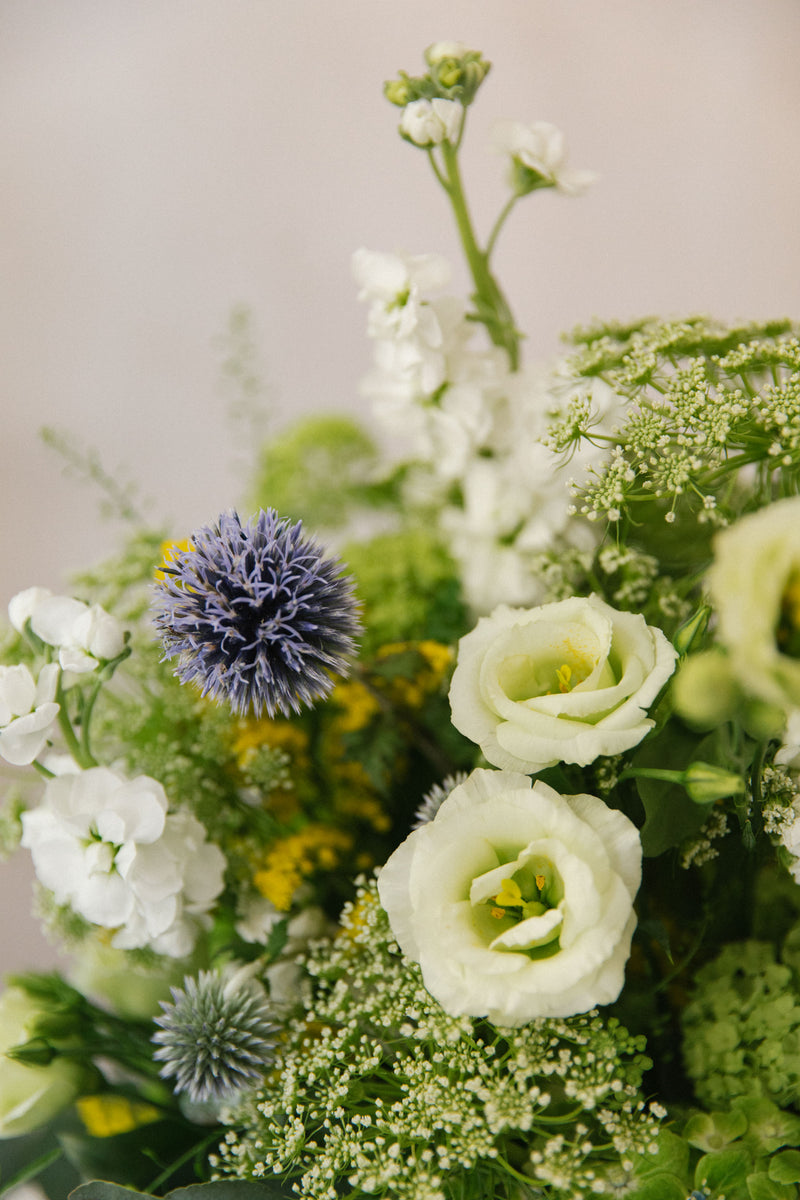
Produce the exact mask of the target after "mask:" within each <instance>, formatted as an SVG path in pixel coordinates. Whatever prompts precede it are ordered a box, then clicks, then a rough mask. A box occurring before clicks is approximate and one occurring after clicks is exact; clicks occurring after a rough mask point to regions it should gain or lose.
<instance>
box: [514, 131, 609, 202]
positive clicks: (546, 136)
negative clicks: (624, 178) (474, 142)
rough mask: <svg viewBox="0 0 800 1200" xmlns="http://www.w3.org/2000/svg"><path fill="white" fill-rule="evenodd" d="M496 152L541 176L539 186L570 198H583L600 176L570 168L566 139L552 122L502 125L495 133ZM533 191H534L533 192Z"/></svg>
mask: <svg viewBox="0 0 800 1200" xmlns="http://www.w3.org/2000/svg"><path fill="white" fill-rule="evenodd" d="M493 141H494V144H495V147H496V149H498V150H499V151H500V152H501V153H504V154H508V155H509V156H510V157H511V159H512V162H514V163H519V164H520V166H522V167H524V168H526V170H528V171H531V172H532V173H533V175H534V176H540V177H541V179H542V181H543V183H542V184H540V185H539V186H549V187H555V188H558V190H559V191H560V192H563V193H564V194H565V195H567V196H580V195H581V194H582V193H583V192H585V191H586V189H587V188H588V187H589V185H590V184H591V183H593V182H594V180H595V178H596V176H595V174H594V172H593V171H576V170H573V169H572V168H571V167H568V166H567V165H566V156H567V155H566V148H565V145H564V135H563V133H562V132H561V130H560V129H557V128H556V126H555V125H551V124H550V123H549V121H534V122H533V123H532V124H530V125H525V124H524V123H523V122H522V121H498V122H497V123H496V125H495V127H494V130H493ZM531 190H532V189H531Z"/></svg>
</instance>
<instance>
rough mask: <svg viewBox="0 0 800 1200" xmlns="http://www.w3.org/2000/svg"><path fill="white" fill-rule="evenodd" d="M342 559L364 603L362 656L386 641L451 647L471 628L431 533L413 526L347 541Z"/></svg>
mask: <svg viewBox="0 0 800 1200" xmlns="http://www.w3.org/2000/svg"><path fill="white" fill-rule="evenodd" d="M344 558H345V561H346V562H347V563H348V565H349V568H350V570H351V572H352V574H353V575H354V577H355V580H356V591H357V593H358V596H359V598H360V599H361V601H362V603H363V605H364V610H363V620H364V635H363V639H362V645H363V654H364V656H365V657H367V656H369V655H371V654H373V653H375V651H377V650H378V649H379V648H380V646H382V645H383V644H384V643H387V642H399V641H412V640H413V641H422V640H423V639H425V638H430V639H431V640H433V641H439V642H445V643H452V642H454V641H456V640H457V639H458V638H459V637H460V636H461V635H462V634H463V633H466V631H467V629H468V628H469V618H468V615H467V611H466V607H465V605H464V602H463V600H462V597H461V588H460V584H459V581H458V573H457V570H456V567H455V564H454V562H453V560H452V559H451V557H450V555H449V554H448V553H447V551H446V549H445V548H444V546H443V545H442V542H441V540H440V538H439V537H437V535H436V534H435V533H433V532H431V531H430V530H428V529H424V528H423V527H421V526H412V527H411V528H408V529H404V530H402V531H400V532H398V533H389V534H383V535H382V536H379V537H375V538H371V539H370V540H369V541H366V542H351V543H349V544H348V545H347V546H346V547H345V550H344Z"/></svg>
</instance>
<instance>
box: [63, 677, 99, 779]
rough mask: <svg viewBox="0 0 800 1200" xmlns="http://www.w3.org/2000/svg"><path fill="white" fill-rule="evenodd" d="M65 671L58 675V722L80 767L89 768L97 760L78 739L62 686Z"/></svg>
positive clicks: (68, 747)
mask: <svg viewBox="0 0 800 1200" xmlns="http://www.w3.org/2000/svg"><path fill="white" fill-rule="evenodd" d="M62 678H63V672H62V673H61V674H59V677H58V687H57V689H56V700H57V702H58V724H59V726H60V729H61V733H62V734H63V736H64V741H65V742H66V743H67V749H68V750H69V752H70V754H71V755H72V757H73V758H74V759H75V762H76V763H77V764H78V766H79V767H82V768H83V770H84V771H85V770H87V769H88V768H89V767H96V766H97V760H96V759H95V758H93V757H92V755H91V754H90V753H89V752H88V751H87V750H86V749H85V748H84V747H83V746H82V745H81V743H80V742H79V741H78V736H77V734H76V733H75V730H74V729H73V728H72V722H71V721H70V719H69V713H68V712H67V705H66V699H65V696H64V689H63V687H62V682H61V681H62Z"/></svg>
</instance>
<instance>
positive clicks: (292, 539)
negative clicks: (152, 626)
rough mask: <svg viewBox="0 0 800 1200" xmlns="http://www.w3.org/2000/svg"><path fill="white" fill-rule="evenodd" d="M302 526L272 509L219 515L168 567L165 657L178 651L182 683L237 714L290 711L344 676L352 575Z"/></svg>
mask: <svg viewBox="0 0 800 1200" xmlns="http://www.w3.org/2000/svg"><path fill="white" fill-rule="evenodd" d="M302 528H303V527H302V522H300V521H298V522H297V524H296V525H291V524H290V522H289V521H288V519H286V518H283V519H281V518H279V517H278V514H277V513H276V512H275V510H274V509H267V510H266V511H264V510H263V509H262V510H261V511H260V512H259V513H258V514H257V516H255V517H254V518H253V519H252V520H251V521H248V522H247V524H246V525H243V524H242V522H241V520H240V518H239V516H238V515H237V513H235V512H231V513H223V514H222V516H221V517H220V518H219V522H218V523H217V524H216V525H213V526H204V527H203V528H202V529H199V530H198V531H197V532H196V533H193V534H192V539H191V541H192V546H193V549H191V550H184V551H179V552H178V553H177V554H176V555H175V557H174V558H173V560H172V561H171V562H170V563H168V564H167V565H166V566H164V567H163V568H162V570H163V572H164V579H163V581H162V582H161V583H159V584H158V585H157V599H156V603H155V622H156V626H157V628H158V629H159V631H160V633H161V637H162V639H163V642H164V652H165V658H175V657H177V658H178V664H177V666H176V668H175V674H176V675H177V676H178V678H179V679H180V680H181V682H182V683H189V682H195V683H197V684H199V686H200V688H201V689H202V694H203V695H204V696H207V695H209V696H212V697H213V698H214V699H217V700H226V701H227V702H228V703H229V704H230V706H231V708H232V709H233V711H234V712H235V713H239V714H244V713H246V712H247V710H248V709H249V708H250V707H251V706H252V709H253V711H254V713H255V714H256V715H257V716H258V715H260V713H261V712H262V710H264V709H266V711H267V713H268V714H269V716H270V717H273V716H275V714H276V713H282V714H283V715H284V716H289V715H290V713H292V712H295V713H297V712H300V710H301V708H302V706H303V705H312V704H313V703H314V702H315V701H317V700H320V699H322V697H324V696H326V695H328V693H329V692H330V690H331V688H332V687H333V679H332V675H335V674H339V675H341V674H346V673H347V665H348V664H347V659H348V657H349V656H350V655H351V654H352V653H353V652H354V650H355V638H356V636H357V635H358V633H359V631H360V629H361V623H360V620H359V606H358V602H357V601H356V599H355V596H354V594H353V584H352V580H350V579H349V578H347V577H345V576H343V575H342V569H343V568H342V564H341V563H340V562H339V561H337V560H336V559H332V558H327V557H326V556H325V552H324V550H323V548H322V547H321V546H320V545H319V544H318V543H317V542H316V541H314V540H313V539H312V538H305V537H303V532H302Z"/></svg>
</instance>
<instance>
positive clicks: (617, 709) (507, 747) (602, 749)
mask: <svg viewBox="0 0 800 1200" xmlns="http://www.w3.org/2000/svg"><path fill="white" fill-rule="evenodd" d="M676 659H677V653H676V651H675V649H674V647H673V646H672V645H671V643H670V642H669V641H668V640H667V638H666V637H665V636H664V634H663V633H662V632H661V630H660V629H656V628H654V627H652V626H649V625H647V624H646V622H645V620H644V618H643V617H641V616H639V615H638V614H635V613H629V612H619V611H617V610H616V609H614V608H611V606H610V605H608V604H606V603H605V602H604V601H602V600H600V599H598V597H596V596H589V597H588V598H583V597H572V598H570V599H568V600H560V601H557V602H556V603H554V604H543V605H540V606H539V607H538V608H530V609H513V608H508V607H506V606H503V605H501V606H500V607H499V608H496V609H495V611H494V612H493V613H492V614H491V615H490V616H488V617H483V618H481V620H480V621H479V622H478V624H477V625H476V627H475V629H473V630H472V632H471V633H468V634H467V635H466V636H465V637H463V638H462V639H461V641H460V642H459V647H458V661H457V665H456V669H455V672H454V674H453V679H452V683H451V686H450V707H451V711H452V717H453V724H454V725H455V727H456V729H458V730H459V731H460V732H461V733H463V734H464V735H465V736H466V737H468V738H470V739H471V740H472V741H474V742H476V743H477V744H478V745H479V746H480V747H481V750H482V751H483V753H484V755H485V756H486V758H487V759H488V761H489V762H490V763H493V764H494V766H496V767H501V768H503V769H506V770H522V771H526V772H531V773H533V772H536V771H541V770H543V769H544V768H545V767H549V766H553V765H554V764H555V763H558V762H567V763H576V764H578V765H579V766H586V765H587V764H588V763H590V762H593V761H594V760H595V759H596V758H598V757H599V756H600V755H601V754H621V753H622V752H623V751H625V750H630V749H631V747H633V746H635V745H637V744H638V743H639V742H640V741H641V740H642V738H643V737H644V736H645V734H646V733H647V732H648V730H649V729H651V728H652V726H653V722H652V720H650V719H649V717H648V716H647V710H648V707H649V706H650V705H651V704H652V703H653V701H654V700H655V698H656V696H657V695H658V693H659V691H660V690H661V688H662V687H663V685H664V684H665V683H666V681H667V679H669V677H670V675H672V673H673V671H674V670H675V661H676Z"/></svg>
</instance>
